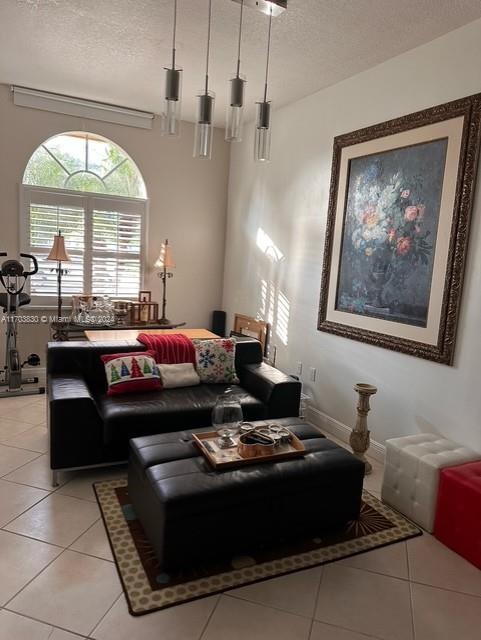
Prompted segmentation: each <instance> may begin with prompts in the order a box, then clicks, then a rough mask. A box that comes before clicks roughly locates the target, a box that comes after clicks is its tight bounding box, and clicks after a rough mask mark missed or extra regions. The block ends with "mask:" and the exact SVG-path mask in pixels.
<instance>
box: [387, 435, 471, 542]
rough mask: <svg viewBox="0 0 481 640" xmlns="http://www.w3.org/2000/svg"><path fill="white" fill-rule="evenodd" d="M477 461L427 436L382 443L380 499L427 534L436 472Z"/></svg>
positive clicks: (435, 491)
mask: <svg viewBox="0 0 481 640" xmlns="http://www.w3.org/2000/svg"><path fill="white" fill-rule="evenodd" d="M479 458H480V455H479V453H476V452H475V451H472V450H471V449H467V448H466V447H461V446H460V445H458V444H456V443H455V442H451V440H446V439H444V438H441V437H439V436H436V435H434V434H430V433H420V434H419V435H416V436H405V437H403V438H392V439H391V440H386V462H385V466H384V478H383V483H382V499H383V500H384V502H387V503H388V504H390V505H391V506H393V507H394V508H395V509H397V510H398V511H400V512H401V513H404V515H406V516H407V517H408V518H410V519H411V520H413V521H414V522H416V523H417V524H419V525H420V526H421V527H423V528H424V529H426V531H430V532H431V531H432V530H433V527H434V516H435V510H436V499H437V495H438V482H439V470H440V469H442V468H444V467H453V466H455V465H459V464H464V463H465V462H472V461H474V460H479Z"/></svg>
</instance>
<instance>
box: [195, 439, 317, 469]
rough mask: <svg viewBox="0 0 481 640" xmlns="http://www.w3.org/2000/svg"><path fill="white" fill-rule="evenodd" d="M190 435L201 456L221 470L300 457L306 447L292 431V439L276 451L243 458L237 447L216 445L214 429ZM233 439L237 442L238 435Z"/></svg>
mask: <svg viewBox="0 0 481 640" xmlns="http://www.w3.org/2000/svg"><path fill="white" fill-rule="evenodd" d="M192 437H193V439H194V442H195V444H196V445H197V446H198V447H199V449H200V451H201V453H202V454H203V456H204V457H205V458H206V459H207V460H208V462H209V463H210V464H211V465H212V467H214V469H217V470H219V471H221V470H222V469H233V468H239V467H244V466H246V465H249V464H259V463H261V462H278V461H280V460H289V459H290V458H300V457H301V456H303V455H304V454H305V453H306V448H305V446H304V445H303V444H302V441H301V440H299V438H298V437H297V436H295V435H294V434H293V433H292V441H291V442H290V443H289V444H281V445H279V447H278V448H277V450H276V453H273V454H269V455H265V456H256V457H255V458H243V457H242V456H240V455H239V453H238V452H237V447H232V448H230V449H221V448H220V447H219V446H218V445H217V441H218V440H219V438H220V436H219V434H218V433H217V432H216V431H205V432H204V433H193V434H192ZM233 439H234V440H235V441H236V442H238V440H239V435H236V436H233ZM205 443H208V446H209V445H210V447H212V448H213V449H214V451H210V450H209V449H208V448H207V447H206V446H205Z"/></svg>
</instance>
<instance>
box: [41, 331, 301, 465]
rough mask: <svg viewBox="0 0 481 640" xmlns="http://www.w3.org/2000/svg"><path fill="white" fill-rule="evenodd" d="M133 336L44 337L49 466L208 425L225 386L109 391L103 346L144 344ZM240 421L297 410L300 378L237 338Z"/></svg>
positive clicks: (117, 348) (117, 349)
mask: <svg viewBox="0 0 481 640" xmlns="http://www.w3.org/2000/svg"><path fill="white" fill-rule="evenodd" d="M143 350H145V347H144V346H143V345H141V344H140V343H139V342H137V341H129V342H118V341H117V342H103V343H90V342H63V343H58V342H51V343H49V344H48V347H47V376H48V377H47V384H48V407H49V412H48V413H49V418H48V422H49V429H50V466H51V468H52V470H53V471H60V470H62V469H71V468H78V467H85V466H90V465H101V464H108V463H112V462H116V461H124V460H126V459H127V456H128V443H129V440H130V439H131V438H135V437H139V436H147V435H152V434H157V433H168V432H172V431H180V430H183V429H191V428H195V427H207V426H209V425H210V424H211V411H212V408H213V406H214V404H215V402H216V399H217V397H218V396H219V395H220V394H222V392H223V391H224V389H225V388H226V387H227V385H218V384H216V385H213V384H201V385H199V386H197V387H186V388H182V389H164V390H162V391H158V392H157V391H155V392H151V393H141V394H130V395H125V396H113V397H109V396H107V394H106V391H107V383H106V379H105V372H104V365H103V363H102V361H101V359H100V356H101V355H103V354H107V353H127V352H132V351H143ZM236 369H237V374H238V376H239V379H240V385H239V386H234V389H235V391H236V392H237V393H238V394H239V396H240V398H241V404H242V408H243V413H244V420H264V419H268V418H283V417H288V416H298V415H299V400H300V393H301V385H300V383H299V382H297V381H296V380H294V379H293V378H291V377H290V376H287V375H285V374H284V373H282V372H281V371H279V370H277V369H274V368H273V367H270V366H269V365H267V364H265V363H264V362H263V360H262V349H261V345H260V343H259V342H258V341H257V340H250V339H249V340H242V341H240V342H238V343H237V345H236Z"/></svg>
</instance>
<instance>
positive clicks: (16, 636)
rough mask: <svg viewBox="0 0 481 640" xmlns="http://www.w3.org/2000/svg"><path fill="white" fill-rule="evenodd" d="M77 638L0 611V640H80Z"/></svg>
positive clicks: (79, 637) (49, 626) (60, 630)
mask: <svg viewBox="0 0 481 640" xmlns="http://www.w3.org/2000/svg"><path fill="white" fill-rule="evenodd" d="M82 637H83V636H78V635H77V634H74V633H69V632H68V631H63V630H62V629H57V628H54V627H52V626H51V625H49V624H44V623H43V622H38V621H37V620H32V619H30V618H26V617H25V616H21V615H19V614H18V613H12V612H11V611H6V610H5V609H4V610H3V611H0V640H81V639H82Z"/></svg>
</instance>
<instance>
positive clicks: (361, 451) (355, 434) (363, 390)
mask: <svg viewBox="0 0 481 640" xmlns="http://www.w3.org/2000/svg"><path fill="white" fill-rule="evenodd" d="M354 391H357V393H358V394H359V398H358V403H357V420H356V426H355V427H354V429H353V430H352V431H351V435H350V438H349V444H350V445H351V448H352V451H353V453H354V455H355V456H356V457H358V458H359V460H361V461H362V462H364V468H365V472H364V473H365V475H368V474H369V473H371V471H372V466H371V464H370V463H369V462H368V461H367V460H366V455H365V454H366V451H367V450H368V449H369V444H370V439H369V433H370V432H369V429H368V428H367V414H368V413H369V410H370V408H371V407H370V405H369V398H370V396H372V395H374V394H375V393H377V387H375V386H373V385H372V384H366V383H364V382H358V383H357V384H355V385H354Z"/></svg>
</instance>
